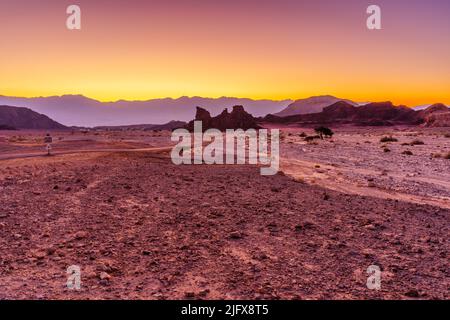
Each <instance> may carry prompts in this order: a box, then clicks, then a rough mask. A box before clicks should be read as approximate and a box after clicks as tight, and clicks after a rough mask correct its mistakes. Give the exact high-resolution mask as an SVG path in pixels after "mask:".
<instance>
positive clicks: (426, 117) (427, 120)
mask: <svg viewBox="0 0 450 320" xmlns="http://www.w3.org/2000/svg"><path fill="white" fill-rule="evenodd" d="M419 114H420V118H421V119H422V120H423V124H422V125H423V126H424V127H450V109H449V108H448V107H447V106H446V105H444V104H442V103H437V104H433V105H432V106H429V107H428V108H426V109H425V110H422V111H419Z"/></svg>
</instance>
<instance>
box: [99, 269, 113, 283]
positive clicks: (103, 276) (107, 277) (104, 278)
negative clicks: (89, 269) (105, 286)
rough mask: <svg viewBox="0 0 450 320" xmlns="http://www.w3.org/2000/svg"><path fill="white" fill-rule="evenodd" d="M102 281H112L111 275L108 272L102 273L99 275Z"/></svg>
mask: <svg viewBox="0 0 450 320" xmlns="http://www.w3.org/2000/svg"><path fill="white" fill-rule="evenodd" d="M99 278H100V280H107V281H108V280H110V279H111V275H110V274H109V273H106V272H104V271H103V272H101V273H100V275H99Z"/></svg>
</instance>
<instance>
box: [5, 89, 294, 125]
mask: <svg viewBox="0 0 450 320" xmlns="http://www.w3.org/2000/svg"><path fill="white" fill-rule="evenodd" d="M291 102H292V100H281V101H276V100H252V99H246V98H230V97H222V98H217V99H216V98H202V97H181V98H178V99H172V98H165V99H152V100H147V101H125V100H119V101H116V102H100V101H97V100H94V99H90V98H87V97H85V96H82V95H64V96H53V97H37V98H20V97H6V96H0V105H2V104H4V105H14V106H18V107H27V108H29V109H31V110H33V111H36V112H39V113H42V114H46V115H47V116H49V117H51V118H52V119H54V120H55V121H58V122H60V123H62V124H64V125H67V126H80V127H98V126H122V125H139V124H142V123H151V124H165V123H167V122H169V121H172V120H178V121H189V120H191V119H192V117H193V115H194V114H195V110H196V109H195V108H196V107H197V106H201V107H203V108H205V109H206V110H208V111H209V112H210V113H211V114H212V115H218V114H219V113H221V112H222V110H223V109H224V108H226V107H227V106H230V105H244V106H245V108H246V110H248V111H249V112H250V113H252V114H254V115H255V116H265V115H267V114H271V113H276V112H279V111H281V110H282V109H284V108H285V107H286V106H288V105H289V104H290V103H291Z"/></svg>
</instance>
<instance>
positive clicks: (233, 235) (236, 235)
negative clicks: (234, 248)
mask: <svg viewBox="0 0 450 320" xmlns="http://www.w3.org/2000/svg"><path fill="white" fill-rule="evenodd" d="M242 237H243V236H242V233H240V232H239V231H233V232H231V233H230V239H235V240H237V239H242Z"/></svg>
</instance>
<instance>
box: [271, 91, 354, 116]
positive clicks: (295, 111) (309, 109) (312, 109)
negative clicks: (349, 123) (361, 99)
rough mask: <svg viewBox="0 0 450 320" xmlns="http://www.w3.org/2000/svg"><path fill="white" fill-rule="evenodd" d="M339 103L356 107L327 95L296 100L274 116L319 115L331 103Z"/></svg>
mask: <svg viewBox="0 0 450 320" xmlns="http://www.w3.org/2000/svg"><path fill="white" fill-rule="evenodd" d="M339 101H344V102H346V103H348V104H350V105H353V106H357V105H358V104H357V103H355V102H353V101H350V100H346V99H340V98H336V97H333V96H329V95H328V96H316V97H310V98H307V99H300V100H296V101H294V102H293V103H291V104H290V105H289V106H288V107H287V108H286V109H284V110H282V111H281V112H278V113H275V114H274V115H275V116H278V117H288V116H293V115H299V114H309V113H320V112H322V111H323V109H324V108H325V107H328V106H330V105H332V104H333V103H336V102H339Z"/></svg>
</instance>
